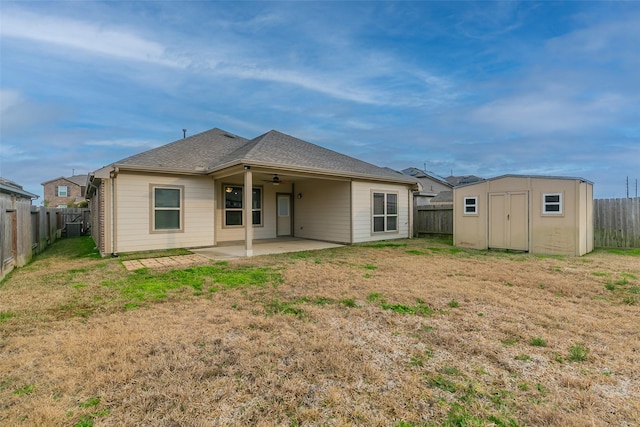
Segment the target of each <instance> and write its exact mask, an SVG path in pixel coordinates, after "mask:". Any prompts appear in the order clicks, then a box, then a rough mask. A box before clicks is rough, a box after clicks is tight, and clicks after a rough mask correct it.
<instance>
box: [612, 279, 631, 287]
mask: <svg viewBox="0 0 640 427" xmlns="http://www.w3.org/2000/svg"><path fill="white" fill-rule="evenodd" d="M614 284H615V285H618V286H626V285H628V284H629V279H627V278H626V277H623V278H622V279H619V280H616V281H615V282H614Z"/></svg>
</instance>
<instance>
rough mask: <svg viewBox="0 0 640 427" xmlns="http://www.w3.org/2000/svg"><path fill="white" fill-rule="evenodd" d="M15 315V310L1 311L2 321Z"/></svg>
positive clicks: (0, 321) (0, 318) (0, 320)
mask: <svg viewBox="0 0 640 427" xmlns="http://www.w3.org/2000/svg"><path fill="white" fill-rule="evenodd" d="M13 317H16V314H15V313H14V312H13V311H0V323H2V322H4V321H6V320H9V319H11V318H13Z"/></svg>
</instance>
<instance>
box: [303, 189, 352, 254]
mask: <svg viewBox="0 0 640 427" xmlns="http://www.w3.org/2000/svg"><path fill="white" fill-rule="evenodd" d="M295 193H296V194H301V195H302V197H301V198H300V199H298V198H296V195H294V198H293V209H294V229H293V235H294V236H295V237H301V238H304V239H316V240H325V241H328V242H336V243H349V242H350V241H351V232H350V230H351V221H350V212H351V210H350V207H351V201H350V194H351V193H350V183H349V182H347V181H330V180H317V179H315V180H301V181H299V182H296V186H295Z"/></svg>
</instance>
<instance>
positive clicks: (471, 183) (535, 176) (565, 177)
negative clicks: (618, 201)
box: [456, 174, 593, 188]
mask: <svg viewBox="0 0 640 427" xmlns="http://www.w3.org/2000/svg"><path fill="white" fill-rule="evenodd" d="M503 178H538V179H567V180H571V181H582V182H586V183H588V184H592V185H593V182H591V181H589V180H588V179H584V178H580V177H575V176H548V175H515V174H506V175H500V176H496V177H493V178H487V179H484V178H481V179H479V180H478V181H475V182H469V183H465V184H460V185H457V186H456V188H457V187H466V186H468V185H473V184H478V183H480V182H486V181H495V180H497V179H503Z"/></svg>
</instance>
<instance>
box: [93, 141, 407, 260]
mask: <svg viewBox="0 0 640 427" xmlns="http://www.w3.org/2000/svg"><path fill="white" fill-rule="evenodd" d="M87 184H88V187H87V198H88V199H90V207H91V212H92V227H91V229H92V235H93V238H94V240H95V242H96V244H97V246H98V248H99V250H100V252H101V253H103V254H109V253H111V254H113V253H119V252H134V251H144V250H155V249H169V248H181V247H184V248H194V247H206V246H216V245H218V244H222V243H225V242H234V241H235V242H237V241H240V242H244V245H245V249H246V254H247V255H252V253H253V249H252V248H253V241H254V239H273V238H278V237H285V236H293V237H299V238H305V239H315V240H323V241H328V242H336V243H347V244H349V243H357V242H367V241H374V240H383V239H394V238H407V237H410V236H411V234H412V232H411V230H412V220H413V197H412V194H413V191H414V190H416V189H417V182H416V180H415V179H414V178H413V177H410V176H407V175H404V174H402V173H400V172H396V171H393V170H391V169H388V168H383V167H378V166H375V165H372V164H369V163H366V162H363V161H361V160H358V159H355V158H353V157H349V156H346V155H343V154H340V153H337V152H335V151H331V150H328V149H326V148H323V147H320V146H317V145H314V144H311V143H309V142H306V141H303V140H301V139H298V138H295V137H293V136H289V135H285V134H283V133H280V132H278V131H270V132H267V133H265V134H264V135H261V136H259V137H257V138H254V139H252V140H248V139H245V138H242V137H240V136H237V135H234V134H231V133H229V132H226V131H224V130H221V129H212V130H209V131H206V132H203V133H201V134H198V135H194V136H191V137H188V138H185V139H181V140H178V141H175V142H172V143H170V144H167V145H164V146H161V147H158V148H155V149H152V150H149V151H146V152H143V153H140V154H136V155H134V156H131V157H128V158H126V159H123V160H120V161H117V162H115V163H112V164H110V165H108V166H105V167H103V168H101V169H99V170H97V171H95V172H93V173H91V174H89V178H88V181H87ZM247 225H249V226H247Z"/></svg>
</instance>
